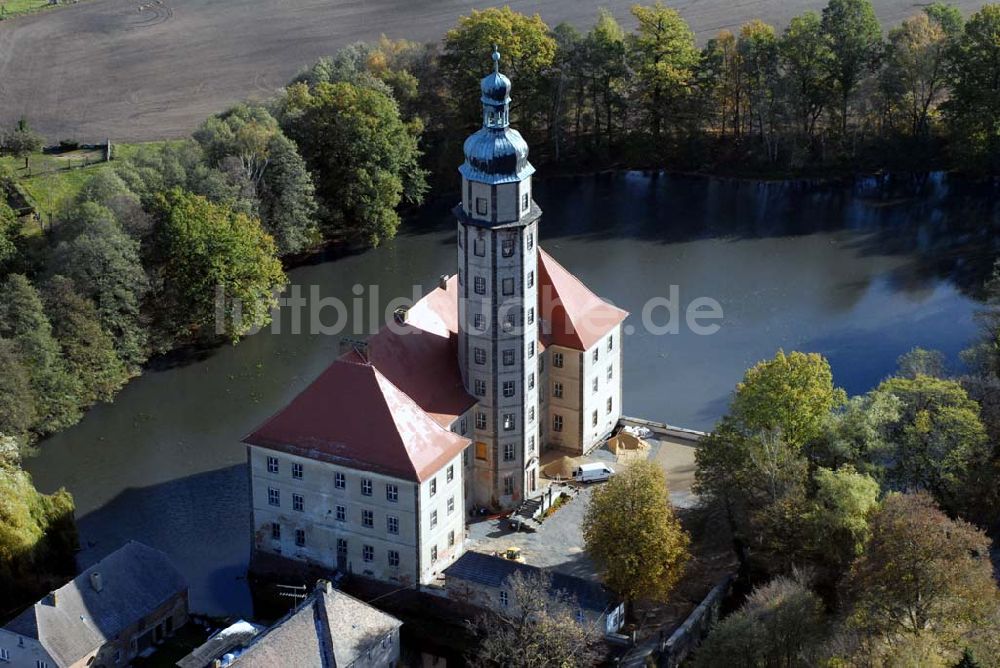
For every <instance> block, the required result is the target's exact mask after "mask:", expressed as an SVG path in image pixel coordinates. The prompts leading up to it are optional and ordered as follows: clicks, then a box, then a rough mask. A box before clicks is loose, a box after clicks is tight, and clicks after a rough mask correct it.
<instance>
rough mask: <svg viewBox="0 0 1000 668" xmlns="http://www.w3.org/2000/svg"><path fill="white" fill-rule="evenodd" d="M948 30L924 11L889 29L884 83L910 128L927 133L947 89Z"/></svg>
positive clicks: (916, 134)
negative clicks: (932, 115) (932, 117)
mask: <svg viewBox="0 0 1000 668" xmlns="http://www.w3.org/2000/svg"><path fill="white" fill-rule="evenodd" d="M950 48H951V45H950V42H949V39H948V34H947V33H946V32H945V30H944V28H942V27H941V26H940V25H939V24H938V23H936V22H935V21H933V20H932V19H931V18H930V16H929V15H928V14H927V13H926V12H924V13H920V14H916V15H914V16H911V17H910V18H908V19H906V20H905V21H903V23H902V24H900V25H899V26H897V27H895V28H893V29H892V30H890V31H889V40H888V44H887V47H886V55H885V69H884V70H883V72H882V80H883V85H884V86H885V87H886V88H887V89H888V91H889V93H890V95H892V96H893V99H894V100H896V104H899V105H901V106H902V107H903V108H904V109H905V110H906V117H907V118H908V121H909V127H908V131H909V133H910V135H912V136H914V137H925V136H926V135H927V134H928V133H929V131H930V121H931V114H932V113H933V112H934V111H935V110H936V108H937V105H938V104H939V103H940V102H941V101H942V100H943V99H944V96H945V95H946V93H947V88H946V85H947V67H948V54H949V50H950Z"/></svg>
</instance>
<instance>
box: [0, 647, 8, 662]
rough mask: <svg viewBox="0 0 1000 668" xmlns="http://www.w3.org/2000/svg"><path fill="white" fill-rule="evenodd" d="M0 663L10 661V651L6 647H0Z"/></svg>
mask: <svg viewBox="0 0 1000 668" xmlns="http://www.w3.org/2000/svg"><path fill="white" fill-rule="evenodd" d="M0 661H10V651H9V650H8V649H7V648H6V647H0Z"/></svg>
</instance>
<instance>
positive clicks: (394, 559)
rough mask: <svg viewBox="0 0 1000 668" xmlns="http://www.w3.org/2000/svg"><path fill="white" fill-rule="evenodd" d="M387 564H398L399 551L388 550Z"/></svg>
mask: <svg viewBox="0 0 1000 668" xmlns="http://www.w3.org/2000/svg"><path fill="white" fill-rule="evenodd" d="M389 565H390V566H399V552H397V551H396V550H389Z"/></svg>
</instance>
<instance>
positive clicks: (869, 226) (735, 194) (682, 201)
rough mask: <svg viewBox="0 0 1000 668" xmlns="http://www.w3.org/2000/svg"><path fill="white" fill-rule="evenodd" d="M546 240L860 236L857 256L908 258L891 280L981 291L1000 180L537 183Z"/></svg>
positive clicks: (993, 241) (635, 178)
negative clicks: (941, 283)
mask: <svg viewBox="0 0 1000 668" xmlns="http://www.w3.org/2000/svg"><path fill="white" fill-rule="evenodd" d="M535 190H536V197H537V198H538V200H539V203H540V204H542V207H543V209H546V211H547V214H548V215H547V216H546V221H545V236H546V237H548V238H552V237H556V238H558V237H583V238H587V239H590V240H595V241H600V240H603V239H613V238H621V237H632V238H637V239H640V240H643V241H649V242H653V243H662V244H667V243H678V242H684V241H693V240H697V239H710V238H734V239H759V238H767V237H780V236H797V235H809V234H815V233H818V232H834V231H846V232H850V233H856V235H857V236H856V238H854V239H852V243H853V244H854V246H855V248H856V250H857V252H859V253H862V254H865V255H890V256H905V257H906V258H907V260H906V262H904V263H903V264H902V266H900V267H899V268H897V269H896V270H895V271H894V272H893V274H892V276H891V279H892V280H893V282H894V287H897V288H898V289H900V290H901V291H905V292H912V291H921V290H924V289H927V288H928V287H929V286H930V284H931V283H933V282H934V281H937V280H942V279H943V280H948V281H950V282H952V283H954V284H955V285H956V286H957V287H958V288H959V289H960V290H961V291H962V292H963V293H964V294H966V295H969V296H974V297H980V296H981V295H980V291H981V288H982V285H983V283H984V282H985V280H986V279H987V278H988V277H989V275H990V272H991V269H992V266H993V263H994V261H995V260H996V258H997V257H998V256H1000V197H998V194H1000V182H998V181H989V182H972V181H969V180H965V179H963V178H960V177H955V176H949V175H945V174H940V173H935V174H925V175H919V176H914V175H886V176H880V177H866V178H857V179H853V180H850V181H837V182H813V181H777V182H760V181H745V180H728V179H719V178H709V177H701V176H685V175H667V174H664V173H660V172H653V173H641V172H625V173H615V174H599V175H596V176H581V177H569V178H558V179H547V180H544V181H542V182H540V183H539V184H537V186H536V189H535Z"/></svg>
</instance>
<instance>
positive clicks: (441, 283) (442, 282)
mask: <svg viewBox="0 0 1000 668" xmlns="http://www.w3.org/2000/svg"><path fill="white" fill-rule="evenodd" d="M438 287H439V288H441V289H442V290H447V289H448V277H447V276H446V275H444V274H441V278H439V279H438Z"/></svg>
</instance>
